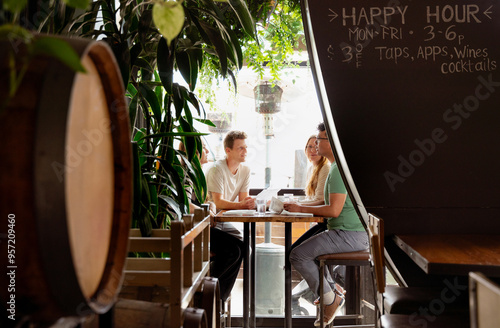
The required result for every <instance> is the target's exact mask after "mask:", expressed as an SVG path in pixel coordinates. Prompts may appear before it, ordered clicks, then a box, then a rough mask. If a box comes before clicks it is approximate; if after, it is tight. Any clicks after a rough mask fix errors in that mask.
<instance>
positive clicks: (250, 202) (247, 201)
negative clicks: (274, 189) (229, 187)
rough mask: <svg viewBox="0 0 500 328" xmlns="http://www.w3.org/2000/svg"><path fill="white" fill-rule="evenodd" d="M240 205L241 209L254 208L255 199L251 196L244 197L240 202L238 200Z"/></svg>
mask: <svg viewBox="0 0 500 328" xmlns="http://www.w3.org/2000/svg"><path fill="white" fill-rule="evenodd" d="M240 204H241V206H242V208H243V209H249V210H251V209H254V208H255V199H253V198H252V197H250V196H249V197H245V198H244V199H243V200H242V201H241V202H240Z"/></svg>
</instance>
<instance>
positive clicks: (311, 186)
mask: <svg viewBox="0 0 500 328" xmlns="http://www.w3.org/2000/svg"><path fill="white" fill-rule="evenodd" d="M313 138H316V136H315V135H312V136H310V137H309V139H307V142H306V147H305V151H306V152H307V145H308V144H309V141H310V140H311V139H313ZM326 162H327V159H326V157H324V156H321V159H320V160H319V161H318V164H317V165H316V166H315V167H314V170H313V172H312V174H311V176H310V177H309V180H308V181H307V185H306V195H307V196H313V195H314V194H315V192H316V187H317V186H318V177H319V172H320V171H321V169H322V168H323V166H324V165H325V164H326Z"/></svg>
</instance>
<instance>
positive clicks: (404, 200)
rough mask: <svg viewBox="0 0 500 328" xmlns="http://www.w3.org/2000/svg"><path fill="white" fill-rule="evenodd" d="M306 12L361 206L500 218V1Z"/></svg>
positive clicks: (320, 80)
mask: <svg viewBox="0 0 500 328" xmlns="http://www.w3.org/2000/svg"><path fill="white" fill-rule="evenodd" d="M302 5H303V19H304V25H305V30H306V37H307V42H308V50H309V54H310V58H311V61H312V66H313V72H314V76H315V78H316V83H317V88H318V90H319V94H320V98H321V99H320V101H321V103H322V106H323V110H324V111H325V112H324V116H325V120H326V123H327V124H328V126H329V128H330V133H331V135H332V136H333V138H334V139H335V143H334V145H335V147H336V153H337V154H338V157H339V158H338V159H339V165H340V166H341V168H342V171H343V173H344V175H345V177H346V180H347V181H348V183H349V187H350V189H351V190H352V191H353V194H354V196H355V198H357V199H356V202H357V203H358V205H360V206H361V205H363V206H364V207H365V208H368V209H377V208H385V209H387V208H393V209H433V208H440V209H443V208H445V209H446V208H450V209H452V211H451V212H450V213H452V212H453V213H456V212H457V209H460V208H468V209H470V208H483V209H484V208H491V209H494V210H495V213H499V211H498V209H499V208H500V195H499V191H500V172H499V169H500V168H499V167H500V155H499V153H500V73H499V70H500V57H499V54H500V42H499V40H500V1H493V0H489V1H470V2H463V1H398V0H389V1H387V0H385V1H380V0H371V1H361V0H349V1H340V0H310V1H308V0H304V1H303V3H302ZM386 212H387V211H386ZM445 215H446V214H445ZM493 219H497V221H499V220H500V217H498V216H497V217H496V218H493Z"/></svg>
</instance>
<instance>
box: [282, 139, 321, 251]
mask: <svg viewBox="0 0 500 328" xmlns="http://www.w3.org/2000/svg"><path fill="white" fill-rule="evenodd" d="M304 151H305V153H306V156H307V159H308V160H309V162H311V164H312V165H311V166H310V167H309V169H308V170H307V185H306V196H307V197H306V198H305V199H304V200H302V201H300V202H299V204H302V205H309V206H315V205H323V204H324V203H325V196H324V195H325V182H326V178H327V177H328V172H329V171H330V163H329V162H328V160H327V159H326V157H324V156H321V155H319V154H318V150H317V149H316V136H314V135H313V136H310V137H309V139H308V140H307V143H306V148H305V150H304ZM325 230H326V221H324V222H322V223H318V224H316V225H314V226H312V227H311V228H310V229H309V230H307V231H306V232H305V233H304V234H303V235H302V236H300V237H299V239H297V240H296V241H295V243H293V245H292V247H291V249H290V250H292V249H294V248H295V247H297V246H298V245H300V244H301V243H302V242H303V241H304V240H306V239H308V238H310V237H312V236H314V235H315V234H317V233H319V232H321V231H325Z"/></svg>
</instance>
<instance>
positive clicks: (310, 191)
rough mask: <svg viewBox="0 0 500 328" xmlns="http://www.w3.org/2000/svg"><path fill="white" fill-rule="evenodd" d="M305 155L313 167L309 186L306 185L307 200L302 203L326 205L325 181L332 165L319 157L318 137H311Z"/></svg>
mask: <svg viewBox="0 0 500 328" xmlns="http://www.w3.org/2000/svg"><path fill="white" fill-rule="evenodd" d="M304 151H305V153H306V156H307V159H308V160H309V162H311V164H312V165H311V166H309V168H308V170H307V185H306V196H307V197H306V199H304V200H303V201H301V202H300V203H302V204H307V205H322V204H324V202H325V200H324V192H325V190H324V189H325V181H326V177H327V176H328V172H329V171H330V163H328V160H327V159H326V158H325V157H323V156H321V155H318V150H317V149H316V136H314V135H313V136H310V137H309V139H308V140H307V143H306V147H305V150H304Z"/></svg>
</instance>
